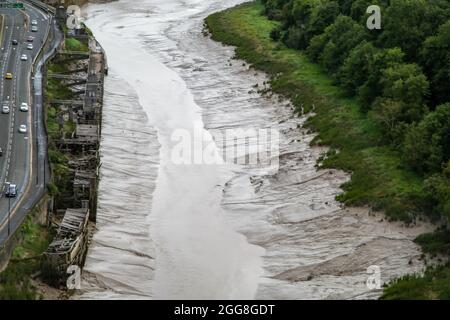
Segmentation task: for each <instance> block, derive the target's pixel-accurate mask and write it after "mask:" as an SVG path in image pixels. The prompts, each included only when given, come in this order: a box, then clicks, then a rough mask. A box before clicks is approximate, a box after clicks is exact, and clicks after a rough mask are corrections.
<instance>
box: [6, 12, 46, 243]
mask: <svg viewBox="0 0 450 320" xmlns="http://www.w3.org/2000/svg"><path fill="white" fill-rule="evenodd" d="M2 11H3V12H2ZM0 14H6V16H8V17H9V19H8V23H9V26H10V27H9V28H11V29H12V30H11V31H10V32H11V40H12V39H14V38H17V40H18V41H19V45H17V46H12V47H13V48H12V49H11V50H10V51H8V54H7V55H8V57H7V64H6V66H5V67H6V68H5V71H4V72H13V75H14V79H13V80H9V81H7V80H5V82H4V83H5V86H4V88H3V90H2V94H1V95H0V96H1V97H2V98H3V97H4V98H8V96H9V97H10V101H11V104H12V108H11V113H10V115H9V134H10V136H9V137H8V138H7V139H6V138H5V136H3V134H2V135H1V136H0V145H1V144H5V143H6V144H8V143H9V144H10V149H9V150H7V151H9V152H7V154H5V155H4V157H3V158H4V159H2V161H3V162H4V163H5V167H6V170H2V173H3V175H2V180H0V186H1V187H2V188H3V185H4V182H6V181H9V182H11V183H14V184H17V186H18V189H19V192H18V197H17V198H14V199H7V198H5V197H2V198H0V244H1V243H2V242H3V241H4V240H5V239H6V238H7V237H8V224H9V223H8V216H11V225H12V227H11V231H14V230H15V228H16V227H17V225H18V224H20V221H21V220H22V218H23V217H22V215H23V212H24V210H21V214H19V215H16V213H17V211H18V210H19V209H28V208H21V206H23V205H24V203H25V202H27V201H26V200H27V198H28V197H29V196H30V193H32V192H33V188H32V187H33V183H32V177H33V169H34V160H33V151H34V150H33V148H34V146H35V135H34V130H35V128H34V126H33V117H34V115H33V113H34V107H33V104H32V96H31V88H30V83H31V72H32V63H33V61H34V60H35V58H36V56H37V55H38V54H39V52H40V49H41V47H42V45H43V44H44V42H45V41H44V40H45V37H46V35H47V31H48V28H49V27H50V23H49V19H48V17H47V16H46V14H44V13H42V12H41V11H39V10H37V9H35V8H34V7H31V6H30V5H26V10H24V11H19V10H12V9H10V10H1V11H0ZM31 20H36V21H37V22H38V25H37V27H38V32H31V31H30V29H31ZM30 35H32V36H33V37H35V39H34V41H33V45H34V48H33V50H27V48H26V45H27V43H26V39H27V37H28V36H30ZM11 40H10V41H9V43H11ZM5 41H6V39H5ZM14 47H15V48H14ZM22 53H25V54H27V56H28V60H27V61H21V60H20V55H21V54H22ZM2 78H3V79H4V74H2ZM22 102H27V103H28V104H29V106H30V108H29V111H28V112H21V111H20V109H19V108H20V104H21V103H22ZM23 124H26V125H27V129H28V132H27V133H26V134H22V133H19V127H20V125H23ZM2 127H3V126H2ZM2 130H3V131H4V130H5V129H4V128H3V129H2ZM5 140H7V141H5ZM8 159H10V162H9V165H8ZM0 168H1V167H0ZM9 213H10V214H9Z"/></svg>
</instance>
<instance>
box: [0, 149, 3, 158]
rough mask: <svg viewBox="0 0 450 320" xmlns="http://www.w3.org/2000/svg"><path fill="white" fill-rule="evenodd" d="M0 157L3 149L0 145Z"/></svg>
mask: <svg viewBox="0 0 450 320" xmlns="http://www.w3.org/2000/svg"><path fill="white" fill-rule="evenodd" d="M0 157H3V149H2V147H0Z"/></svg>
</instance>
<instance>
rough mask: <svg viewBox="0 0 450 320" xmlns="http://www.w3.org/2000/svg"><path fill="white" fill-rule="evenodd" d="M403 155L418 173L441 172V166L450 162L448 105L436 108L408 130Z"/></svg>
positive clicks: (449, 115)
mask: <svg viewBox="0 0 450 320" xmlns="http://www.w3.org/2000/svg"><path fill="white" fill-rule="evenodd" d="M403 154H404V158H405V160H406V161H407V163H408V164H409V165H410V166H411V167H412V168H414V169H415V170H416V171H418V172H431V173H435V172H440V171H441V169H442V166H443V164H445V163H447V162H448V161H449V160H450V103H446V104H443V105H440V106H438V107H437V108H436V110H435V111H434V112H430V113H428V114H427V116H426V117H425V118H424V119H423V120H422V121H421V122H420V123H418V124H414V125H412V126H411V127H410V128H409V130H408V132H407V134H406V136H405V142H404V146H403ZM448 170H450V168H448Z"/></svg>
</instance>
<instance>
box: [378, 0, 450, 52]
mask: <svg viewBox="0 0 450 320" xmlns="http://www.w3.org/2000/svg"><path fill="white" fill-rule="evenodd" d="M449 7H450V6H449V4H448V2H446V1H429V0H392V1H391V4H390V6H389V7H388V8H387V9H386V10H385V12H384V14H383V20H382V21H383V32H382V33H381V35H380V37H379V38H378V40H377V44H378V45H379V46H381V47H385V48H391V47H400V48H401V49H402V50H403V52H405V53H406V59H407V60H408V61H417V58H418V54H419V52H420V50H421V48H422V43H423V42H424V40H425V39H426V37H428V36H431V35H433V34H434V33H435V32H436V31H437V29H438V27H439V26H440V25H441V24H442V23H444V22H445V21H446V20H447V19H448V18H449V14H450V10H449Z"/></svg>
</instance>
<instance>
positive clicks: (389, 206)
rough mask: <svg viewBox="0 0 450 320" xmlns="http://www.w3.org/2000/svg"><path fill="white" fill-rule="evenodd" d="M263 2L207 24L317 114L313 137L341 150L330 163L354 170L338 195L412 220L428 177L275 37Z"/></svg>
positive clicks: (303, 58)
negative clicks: (416, 171)
mask: <svg viewBox="0 0 450 320" xmlns="http://www.w3.org/2000/svg"><path fill="white" fill-rule="evenodd" d="M262 9H263V6H262V4H261V3H260V2H251V3H245V4H242V5H239V6H237V7H234V8H231V9H228V10H225V11H223V12H219V13H216V14H213V15H211V16H209V17H208V18H207V19H206V24H207V27H208V28H209V30H210V31H211V33H212V38H213V39H214V40H216V41H220V42H223V43H225V44H228V45H233V46H236V47H237V49H236V57H237V58H240V59H244V60H246V61H247V62H248V63H250V64H252V65H253V67H255V68H257V69H260V70H262V71H265V72H266V73H268V74H269V75H270V76H271V81H270V82H271V87H272V90H273V91H274V92H276V93H278V94H281V95H283V96H285V97H287V98H289V99H290V100H291V101H292V103H293V104H294V106H295V107H296V110H297V111H299V110H301V108H302V107H303V108H304V110H305V111H310V110H311V109H312V108H313V106H314V107H315V108H314V109H315V114H316V115H315V116H313V117H311V118H310V119H309V120H308V122H307V124H306V125H307V126H308V127H309V128H311V129H313V130H315V131H316V132H317V133H318V136H317V137H316V139H315V140H314V141H313V143H314V144H317V145H327V146H329V147H331V148H332V149H338V150H339V151H340V152H338V153H335V154H333V155H331V156H330V157H328V158H327V159H326V160H325V161H324V166H325V167H328V168H338V169H342V170H345V171H347V172H350V173H352V179H351V181H350V182H348V183H346V184H345V185H344V186H343V188H344V193H343V194H342V195H340V196H338V200H340V201H342V202H343V203H345V204H347V205H370V206H372V208H374V209H376V210H384V211H385V212H386V215H387V217H388V218H389V219H391V220H403V221H405V222H407V223H411V222H413V221H414V219H415V218H416V216H417V214H418V212H419V211H420V209H419V208H418V205H417V204H416V203H415V199H416V195H417V194H419V193H420V192H421V190H422V179H421V177H419V176H417V175H415V174H414V173H413V172H412V171H410V170H408V169H407V168H406V167H404V165H403V163H402V160H401V155H400V154H398V153H397V152H396V151H395V150H392V149H390V148H388V147H386V146H383V145H382V144H381V143H380V140H381V139H380V137H381V133H380V132H379V130H378V129H377V128H376V127H375V125H374V124H373V123H372V122H371V121H370V119H368V117H367V116H366V114H364V113H362V112H360V110H361V108H360V106H359V105H358V102H357V101H356V99H352V98H347V97H345V95H344V92H343V91H342V90H341V89H340V88H339V87H337V86H335V85H334V84H333V79H332V78H331V77H330V76H328V75H327V74H326V72H325V71H324V70H323V69H322V68H321V67H320V66H319V65H317V64H314V63H312V62H311V61H310V60H309V59H308V58H307V57H306V55H304V54H303V53H302V52H300V51H298V50H294V49H289V48H287V47H286V46H284V45H283V44H281V43H279V42H275V41H273V40H272V39H271V38H270V32H271V31H272V30H273V29H274V28H275V27H276V26H277V22H275V21H270V20H268V19H267V18H266V17H264V16H263V15H262V14H261V12H262Z"/></svg>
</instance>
